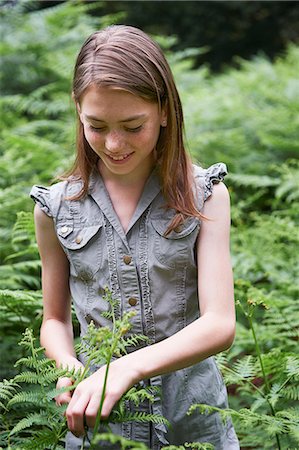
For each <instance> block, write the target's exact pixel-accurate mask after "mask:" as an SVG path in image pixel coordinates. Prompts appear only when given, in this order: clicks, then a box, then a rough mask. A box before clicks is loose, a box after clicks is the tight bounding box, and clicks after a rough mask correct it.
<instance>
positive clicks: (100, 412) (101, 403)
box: [92, 355, 112, 441]
mask: <svg viewBox="0 0 299 450" xmlns="http://www.w3.org/2000/svg"><path fill="white" fill-rule="evenodd" d="M111 356H112V355H111ZM110 361H111V357H110V358H109V361H108V362H107V365H106V370H105V378H104V384H103V390H102V395H101V401H100V406H99V409H98V412H97V417H96V423H95V426H94V429H93V434H92V441H93V440H94V438H95V436H96V434H97V432H98V429H99V426H100V423H101V415H102V409H103V403H104V399H105V393H106V386H107V380H108V372H109V366H110Z"/></svg>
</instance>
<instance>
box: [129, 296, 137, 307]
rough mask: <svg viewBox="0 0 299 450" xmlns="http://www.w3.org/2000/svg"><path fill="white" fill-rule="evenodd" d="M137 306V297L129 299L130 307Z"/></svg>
mask: <svg viewBox="0 0 299 450" xmlns="http://www.w3.org/2000/svg"><path fill="white" fill-rule="evenodd" d="M136 304H137V298H135V297H130V298H129V305H131V306H135V305H136Z"/></svg>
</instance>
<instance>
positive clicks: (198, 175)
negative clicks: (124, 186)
mask: <svg viewBox="0 0 299 450" xmlns="http://www.w3.org/2000/svg"><path fill="white" fill-rule="evenodd" d="M193 173H194V179H195V184H196V186H197V189H199V190H200V191H201V194H202V195H201V198H202V200H203V203H204V202H205V201H206V200H207V199H208V198H209V197H210V196H211V195H212V193H213V190H214V185H217V184H219V183H221V182H222V181H223V180H224V178H225V176H226V175H227V167H226V165H225V164H224V163H222V162H219V163H216V164H212V165H211V166H210V167H208V168H207V169H204V168H202V167H200V166H198V165H193ZM218 195H219V194H218Z"/></svg>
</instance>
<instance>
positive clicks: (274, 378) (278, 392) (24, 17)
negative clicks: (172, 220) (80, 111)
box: [0, 0, 299, 449]
mask: <svg viewBox="0 0 299 450" xmlns="http://www.w3.org/2000/svg"><path fill="white" fill-rule="evenodd" d="M0 14H1V16H0V17H1V24H0V27H1V44H0V49H1V59H2V62H1V94H2V96H1V100H0V108H1V143H0V240H1V246H0V339H1V340H0V355H1V356H0V358H1V366H0V380H2V381H1V385H0V414H1V421H0V422H1V423H0V447H1V445H2V448H8V444H7V442H8V436H9V433H10V432H11V430H12V429H14V427H15V426H16V424H18V423H19V421H20V420H21V419H22V418H24V417H26V416H28V415H29V414H30V411H31V408H33V409H34V405H30V404H29V403H28V402H27V403H23V404H18V402H17V401H15V402H14V403H13V402H12V401H11V400H12V399H13V398H14V396H15V392H13V391H10V393H8V391H7V390H5V389H4V385H5V383H6V382H5V380H13V379H14V377H15V376H17V375H18V374H19V373H20V372H21V371H22V364H19V365H18V366H17V367H16V366H15V362H16V361H17V360H18V359H20V358H21V357H22V356H24V349H23V347H20V346H18V342H19V341H20V340H21V338H22V333H23V332H24V330H25V329H26V328H27V327H30V328H31V329H32V330H33V332H34V335H35V336H36V337H38V330H39V327H40V323H41V315H42V306H41V305H42V302H41V291H40V288H41V286H40V261H39V255H38V251H37V246H36V243H35V237H34V226H33V219H32V210H33V204H32V201H31V200H30V199H29V197H28V194H29V191H30V188H31V186H32V185H33V184H44V185H49V184H50V183H51V182H52V181H53V178H54V177H55V176H56V175H58V174H61V173H62V172H63V171H64V170H65V169H66V168H67V167H69V166H70V164H71V162H72V160H73V155H74V148H75V144H74V136H75V111H74V107H73V104H72V101H71V95H70V94H71V78H72V67H73V63H74V58H75V55H76V53H77V51H78V49H79V48H80V46H81V45H82V43H83V41H84V39H85V38H86V37H87V36H88V35H89V34H90V33H91V32H93V31H94V30H95V29H99V28H102V27H104V26H106V25H109V24H111V23H128V24H133V25H136V26H140V27H142V28H143V29H144V30H145V31H147V32H149V33H151V34H152V35H153V37H154V38H155V39H157V41H158V42H159V43H160V45H161V46H162V47H163V48H164V50H165V52H166V54H167V58H168V60H169V62H170V65H171V67H172V69H173V71H174V74H175V78H176V81H177V85H178V88H179V92H180V94H181V98H182V102H183V106H184V111H185V122H186V142H187V145H188V148H189V149H190V152H191V154H192V156H193V158H194V160H195V161H197V162H198V163H200V164H201V165H203V166H204V167H207V166H208V165H210V164H213V163H215V162H218V161H223V162H225V163H226V164H227V166H228V169H229V176H228V177H227V179H226V184H227V186H228V188H229V191H230V194H231V199H232V233H231V249H232V261H233V266H234V274H235V291H236V302H237V335H236V340H235V343H234V345H233V347H232V348H231V349H230V350H229V351H228V352H225V353H224V354H221V355H219V356H218V362H219V364H220V367H221V370H222V372H223V375H224V377H225V379H226V383H227V386H228V390H229V400H230V407H231V410H230V411H229V413H230V414H231V415H232V417H233V420H234V422H235V426H236V429H237V432H238V436H239V438H240V441H241V445H242V448H243V449H249V448H251V449H277V448H278V449H295V448H299V426H298V423H299V411H298V406H297V405H298V400H299V358H298V330H299V312H298V284H297V283H298V240H299V237H298V228H297V225H298V206H299V192H298V179H299V164H298V150H299V79H298V74H299V47H298V36H299V29H298V23H299V22H298V18H299V12H298V2H249V1H248V2H184V1H178V2H173V1H168V2H167V1H161V2H155V1H152V2H142V1H136V2H126V1H123V2H121V1H116V2H104V1H103V2H80V1H66V2H46V1H45V2H38V1H33V2H32V1H16V0H11V1H10V0H8V1H5V0H4V1H3V2H2V4H1V11H0ZM74 327H75V331H76V332H77V325H76V323H74ZM25 381H26V380H25ZM20 385H21V387H20V388H16V389H17V390H18V389H25V387H24V385H22V383H20ZM1 389H2V390H1ZM9 401H10V402H11V403H9ZM198 409H200V408H198ZM197 413H200V412H199V410H198V411H197ZM19 428H20V429H19V430H18V432H15V433H13V434H12V435H10V438H9V439H10V444H9V445H10V446H11V447H10V448H17V445H20V442H21V443H22V442H25V441H24V439H28V436H29V435H30V433H31V435H32V434H34V433H38V432H39V431H40V429H41V425H40V424H38V422H37V421H36V422H34V420H32V421H31V423H30V425H29V424H28V423H27V427H25V426H24V427H23V428H22V427H19ZM35 438H36V442H37V440H38V434H35ZM22 439H23V441H22ZM24 445H25V444H24ZM20 448H25V447H22V446H21V447H20ZM37 448H38V447H37ZM39 448H48V447H39ZM49 448H50V447H49Z"/></svg>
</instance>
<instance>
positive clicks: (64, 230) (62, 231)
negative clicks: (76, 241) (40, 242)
mask: <svg viewBox="0 0 299 450" xmlns="http://www.w3.org/2000/svg"><path fill="white" fill-rule="evenodd" d="M69 229H70V228H69V227H67V226H66V225H64V226H63V227H61V228H60V229H59V231H60V233H61V234H66V233H67V232H68V231H69Z"/></svg>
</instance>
